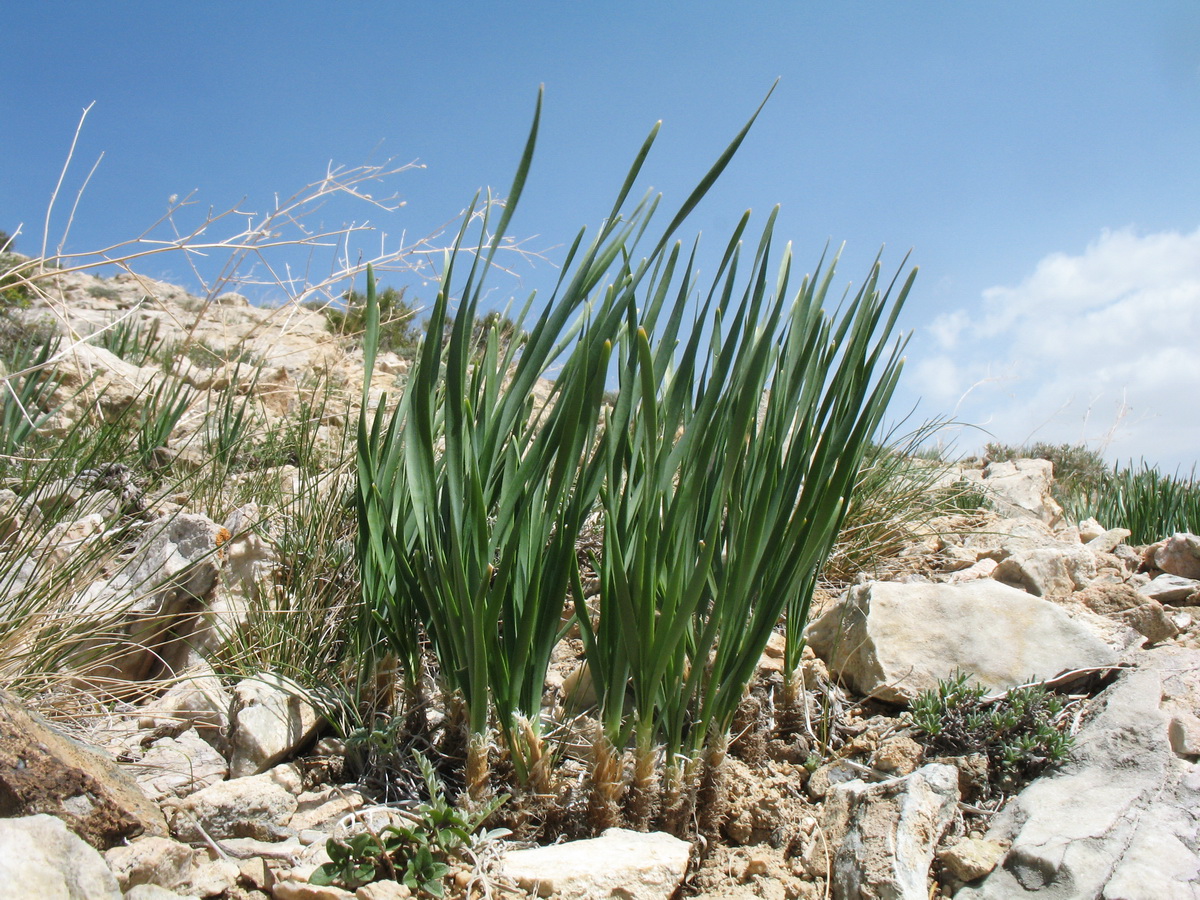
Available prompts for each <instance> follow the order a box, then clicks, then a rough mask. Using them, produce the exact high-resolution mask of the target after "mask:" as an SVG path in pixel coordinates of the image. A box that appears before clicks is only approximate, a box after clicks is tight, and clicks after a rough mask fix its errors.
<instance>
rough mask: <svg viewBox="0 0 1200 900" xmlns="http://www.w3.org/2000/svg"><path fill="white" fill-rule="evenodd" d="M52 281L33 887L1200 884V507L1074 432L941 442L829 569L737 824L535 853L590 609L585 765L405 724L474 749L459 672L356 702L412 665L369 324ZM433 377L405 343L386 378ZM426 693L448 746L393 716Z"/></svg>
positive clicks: (573, 892) (787, 893)
mask: <svg viewBox="0 0 1200 900" xmlns="http://www.w3.org/2000/svg"><path fill="white" fill-rule="evenodd" d="M47 285H48V286H47V290H46V295H45V296H42V297H36V298H31V302H30V303H29V305H28V306H27V307H24V308H13V309H9V310H7V313H6V324H5V340H6V341H7V342H8V344H9V347H10V350H9V357H8V358H9V359H10V360H12V359H20V358H26V359H28V358H30V357H29V356H28V355H27V356H26V357H20V356H18V355H16V353H15V351H13V350H12V348H13V347H18V346H22V345H23V344H22V342H25V343H24V346H26V347H28V346H32V345H33V344H38V342H42V343H40V344H39V346H43V347H47V348H49V351H48V352H47V354H46V356H45V357H44V358H43V359H42V360H41V362H40V363H39V364H38V367H37V369H36V371H37V372H40V373H43V374H42V375H41V376H38V377H37V378H34V379H31V378H30V377H29V375H28V373H27V372H26V370H27V368H28V367H15V368H10V374H9V377H8V385H9V388H10V393H11V395H12V396H15V397H18V398H21V399H24V400H25V401H26V402H25V403H24V404H22V405H21V406H20V407H19V408H18V407H15V406H12V405H9V406H7V407H5V409H6V413H5V415H6V416H7V417H10V418H8V419H6V421H8V422H9V425H8V427H9V430H8V431H7V432H6V435H11V436H12V438H11V440H9V441H8V444H7V449H6V450H5V465H6V466H7V468H6V469H5V488H4V490H3V492H2V494H0V504H2V509H3V514H2V516H0V523H2V529H0V530H2V532H3V535H4V542H3V544H2V545H0V572H2V573H3V574H2V576H0V671H3V673H4V676H5V685H6V690H4V691H3V692H0V762H2V765H0V816H3V818H2V819H0V885H6V886H8V887H3V888H0V893H3V892H4V891H9V893H7V894H5V896H27V897H44V898H57V897H64V898H65V897H72V898H121V897H125V898H129V900H135V898H137V900H154V898H171V897H213V898H230V900H242V898H245V900H249V898H256V900H261V898H267V897H271V898H277V900H289V898H338V897H352V896H356V897H359V898H362V900H382V898H393V897H407V896H414V895H416V896H424V895H431V896H441V895H442V892H443V891H444V892H445V893H446V894H447V895H450V896H454V897H463V898H475V897H497V896H511V897H521V896H543V897H546V896H555V897H571V898H593V897H595V898H601V897H624V898H668V897H671V896H677V895H680V894H683V895H699V896H704V897H712V898H717V897H720V898H741V897H746V898H749V897H766V898H814V900H815V898H819V897H827V896H832V897H834V898H846V900H851V898H858V897H893V898H912V900H918V898H919V900H927V898H930V897H937V896H941V897H949V896H955V897H961V898H983V897H988V898H1009V897H1025V896H1029V897H1033V896H1036V897H1038V898H1102V897H1103V898H1112V900H1116V898H1129V900H1133V898H1146V900H1150V898H1163V897H1192V896H1197V895H1198V894H1200V834H1198V831H1197V824H1196V820H1195V810H1196V809H1197V808H1200V767H1198V765H1197V760H1198V759H1200V717H1198V716H1200V538H1198V537H1196V536H1194V535H1189V534H1179V535H1163V536H1162V537H1163V540H1161V541H1159V542H1158V543H1156V544H1153V545H1150V546H1130V545H1128V544H1127V543H1126V542H1125V541H1126V539H1127V538H1128V537H1129V535H1128V532H1125V531H1122V530H1121V529H1106V528H1105V527H1104V523H1097V522H1095V521H1086V522H1071V521H1066V520H1064V518H1063V513H1062V510H1061V508H1060V507H1059V506H1058V504H1057V503H1056V502H1055V501H1054V499H1053V497H1052V496H1051V489H1052V486H1053V473H1052V471H1051V467H1050V465H1049V464H1048V463H1046V462H1045V461H1041V460H1016V461H1012V462H1004V463H992V464H990V465H986V466H984V465H982V464H981V465H971V464H961V465H957V466H953V467H951V466H943V467H941V468H939V469H938V471H937V473H936V474H937V478H936V479H931V480H930V483H929V486H928V490H929V491H930V492H932V493H934V494H936V493H937V492H939V491H941V492H943V494H944V492H945V491H946V490H947V488H951V489H952V496H953V497H955V498H957V499H956V500H955V501H954V503H953V504H951V506H954V505H957V507H958V509H956V510H951V509H947V508H939V509H937V510H936V512H938V513H940V514H938V515H932V516H930V517H927V518H926V519H925V520H924V521H920V522H917V523H915V524H911V525H907V526H905V527H906V531H905V534H904V536H903V539H902V540H900V541H898V542H897V543H896V545H895V549H894V550H890V551H889V552H888V554H887V555H886V557H884V556H881V557H879V558H876V559H874V560H872V564H871V566H870V567H869V572H864V573H862V574H860V575H859V576H858V577H857V579H856V580H855V583H853V584H835V583H828V584H826V585H825V586H824V588H823V589H822V590H820V591H818V593H817V601H816V604H817V606H818V607H819V609H816V610H815V611H814V615H813V618H812V621H811V623H810V625H809V628H808V632H807V636H808V647H807V649H806V651H805V656H804V660H803V663H802V666H801V669H800V671H799V672H798V673H796V674H795V675H791V674H790V673H784V672H783V661H782V652H783V650H782V648H783V641H782V636H781V635H777V636H776V638H778V639H777V640H776V639H773V640H772V642H771V644H770V645H769V647H768V650H767V653H766V654H765V655H764V656H763V657H762V659H761V660H760V662H759V666H758V673H757V676H756V679H755V681H754V683H753V685H752V687H751V690H750V692H749V694H748V695H747V697H746V698H745V700H744V703H743V707H742V708H741V710H739V717H738V720H737V723H736V726H735V736H734V740H733V742H732V744H731V746H730V752H729V757H728V758H727V760H725V762H724V763H723V764H722V765H723V766H724V767H725V768H724V769H723V776H724V779H725V783H726V785H727V786H728V788H727V790H726V791H725V792H724V793H723V794H721V795H719V796H715V795H714V796H713V797H711V798H709V799H710V801H711V802H712V803H713V804H721V813H722V814H721V816H720V817H718V818H717V819H716V821H717V823H718V824H717V827H716V830H715V831H712V832H710V833H709V834H707V835H706V836H705V838H704V839H698V840H696V841H687V840H681V839H679V838H678V837H674V836H672V835H668V834H665V833H657V832H649V833H643V832H639V831H636V830H632V829H626V828H620V827H617V828H612V829H609V830H608V831H606V832H605V833H604V834H603V835H601V836H599V837H594V838H590V839H586V840H567V841H564V842H561V843H556V844H551V845H549V846H538V843H537V838H538V837H539V836H542V837H545V836H546V835H548V834H550V832H551V826H552V825H554V823H557V825H555V827H557V829H558V831H557V833H558V834H559V835H564V836H571V835H573V834H574V833H577V832H579V831H581V830H585V828H584V822H585V820H587V819H588V818H589V817H590V816H591V815H592V813H593V811H592V810H590V809H589V807H588V804H589V802H590V801H589V799H588V793H587V790H586V785H585V780H586V774H585V773H586V771H587V770H586V768H585V767H584V766H583V764H582V763H581V762H580V760H581V759H582V758H584V757H585V756H586V755H587V753H588V750H587V748H586V746H585V745H586V735H587V733H588V732H587V724H586V719H587V716H588V713H589V709H590V707H591V704H593V703H594V692H591V691H590V688H589V683H588V682H589V676H588V672H587V670H586V668H585V667H583V666H581V663H580V660H581V658H582V644H581V642H580V640H579V636H578V632H577V630H576V631H575V632H572V631H571V630H570V629H565V630H564V637H563V639H562V641H560V643H559V645H558V647H557V648H556V650H555V656H554V666H553V668H552V671H551V674H550V677H549V678H548V680H547V684H546V692H545V698H544V705H543V718H544V720H545V722H546V723H548V724H547V728H548V729H553V731H554V733H555V734H558V735H561V744H560V747H559V750H558V752H559V753H560V759H559V761H558V770H557V771H556V776H555V777H556V781H555V782H554V783H555V785H556V787H555V791H556V792H557V793H555V794H554V795H553V796H550V797H542V798H537V797H528V796H527V797H516V798H513V799H512V800H511V801H510V803H509V805H508V807H505V806H500V807H499V809H498V810H497V812H496V813H495V814H494V815H493V816H492V817H491V818H489V819H487V821H486V822H485V821H484V817H485V815H486V814H487V812H488V811H487V810H486V809H485V810H480V809H478V808H472V807H471V804H470V803H464V804H463V805H462V806H461V807H457V808H456V807H454V806H453V805H451V804H450V802H449V801H448V800H447V799H446V797H444V796H443V794H442V791H443V786H442V781H444V782H446V786H445V788H444V789H445V790H446V792H447V793H449V794H451V795H453V794H455V793H456V787H457V786H456V785H455V784H454V783H453V780H454V775H453V773H452V772H451V771H450V768H451V767H449V766H443V767H442V769H441V771H440V772H434V771H433V770H432V769H424V768H422V767H421V766H419V765H417V764H415V763H414V761H413V758H412V757H411V755H410V754H409V753H408V750H410V749H417V750H419V751H421V753H422V754H423V755H422V759H424V758H425V757H426V756H430V757H432V758H435V759H438V758H439V757H438V752H439V751H440V752H443V753H447V752H448V750H447V747H448V745H449V738H448V737H447V735H449V734H450V731H451V729H450V727H449V725H447V724H444V723H446V722H448V720H449V719H450V718H451V710H450V709H449V704H448V703H446V702H444V701H443V700H441V699H440V698H438V697H437V696H436V695H435V696H432V697H430V698H427V699H428V701H429V704H430V705H429V708H422V709H417V710H403V711H400V710H397V719H396V720H395V722H396V724H395V725H394V726H389V727H390V728H391V730H388V728H387V727H382V726H380V725H379V724H378V723H377V722H376V723H369V722H363V721H354V720H352V718H348V717H347V712H346V711H347V709H348V708H353V704H348V703H347V697H350V696H353V697H354V698H355V699H356V700H358V701H362V700H364V698H366V699H367V700H370V701H371V702H372V703H373V704H374V705H375V706H377V707H379V708H389V707H388V703H389V696H390V695H389V692H390V691H391V690H393V689H394V685H391V684H389V683H388V680H387V678H386V677H375V675H374V673H373V674H372V677H371V678H370V679H365V678H361V679H359V680H358V681H354V680H353V678H352V673H354V672H355V671H356V670H358V669H362V668H363V667H362V666H357V667H356V662H357V660H356V657H355V654H356V653H360V652H362V651H361V648H356V647H355V646H354V644H353V635H352V634H350V633H349V631H348V626H347V623H348V622H349V621H351V617H350V615H349V612H348V609H349V607H350V606H351V605H352V604H353V603H354V601H355V599H356V597H357V591H358V590H359V587H358V584H357V581H356V578H357V570H356V567H355V563H354V557H353V551H354V547H353V540H354V523H353V508H352V506H351V505H350V504H349V503H348V502H347V500H346V495H347V492H348V491H349V490H350V489H351V488H352V487H353V484H354V475H353V472H352V469H351V468H350V467H349V466H348V464H347V463H348V462H349V461H352V448H353V429H352V427H351V428H350V433H349V434H347V429H348V426H350V425H351V423H354V422H355V421H356V419H357V408H356V404H357V403H358V398H359V396H360V394H359V390H360V385H361V379H362V354H361V352H360V351H357V350H356V349H355V347H354V342H353V340H352V338H350V339H348V338H347V337H344V336H339V335H334V334H332V333H331V332H330V330H329V328H328V325H327V319H326V317H325V315H324V314H322V313H321V312H320V311H318V310H311V309H306V308H303V307H288V308H282V309H273V310H265V309H258V308H255V307H253V306H251V305H249V304H248V303H247V302H246V301H245V299H244V298H241V297H239V296H237V295H235V294H226V295H223V296H221V297H218V298H216V300H215V301H214V302H212V303H208V304H205V303H203V302H202V301H201V300H199V299H198V298H195V297H193V296H190V295H188V294H187V293H186V292H184V291H182V290H180V289H178V288H175V287H172V286H170V285H165V284H162V283H159V282H154V281H150V280H147V279H143V278H139V277H135V276H131V275H125V276H119V277H117V278H114V279H110V280H105V279H97V278H93V277H91V276H89V275H85V274H72V275H64V276H60V277H59V278H57V280H52V281H50V282H48V283H47ZM51 331H53V332H55V333H58V334H61V336H62V339H61V342H60V343H57V344H53V343H46V342H45V336H46V335H47V334H48V333H50V332H51ZM31 342H32V343H31ZM106 346H107V348H108V349H106ZM406 370H407V366H406V363H405V362H404V360H402V359H400V358H399V357H396V356H394V355H385V356H384V357H383V358H382V359H381V360H379V362H378V364H377V366H376V370H375V373H374V375H373V382H372V384H373V386H374V391H375V395H376V396H378V395H379V394H380V393H382V392H383V391H385V390H390V391H394V390H395V389H396V388H397V387H398V386H399V385H401V384H402V383H403V377H404V374H405V372H406ZM31 384H32V387H29V385H31ZM168 412H169V414H168ZM21 421H24V422H26V423H28V424H30V425H32V426H34V427H33V428H32V430H31V429H29V428H26V429H24V430H22V429H21V428H20V427H19V423H20V422H21ZM18 438H19V439H18ZM939 496H942V495H941V494H939ZM963 498H967V499H966V500H964V499H963ZM930 508H931V509H932V508H933V507H932V506H931V507H930ZM581 599H584V600H586V598H581ZM381 671H383V672H384V674H385V675H386V666H384V667H381ZM360 674H361V673H360ZM785 674H786V675H788V676H789V677H785ZM790 678H798V679H799V687H800V691H801V700H800V702H799V705H798V706H795V707H787V706H785V704H784V703H783V702H782V700H781V698H782V697H783V695H784V693H785V688H786V687H787V685H788V683H789V679H790ZM368 681H369V683H368ZM402 712H403V713H404V714H406V715H410V716H411V715H416V714H419V715H420V716H421V717H423V718H424V719H425V725H426V727H427V728H430V729H432V730H431V731H430V733H438V731H437V729H438V728H439V727H441V730H442V732H444V734H443V738H445V739H446V741H447V743H445V744H442V745H440V746H439V747H431V746H429V745H428V744H426V745H421V746H415V745H414V746H413V747H407V746H402V745H401V744H398V741H399V740H400V737H399V736H400V735H401V734H402V732H403V728H402V727H401V723H400V721H399V720H400V718H401V716H400V713H402ZM438 723H443V724H442V725H441V726H439V724H438ZM404 727H405V728H406V727H407V724H405V725H404ZM401 743H402V742H401ZM614 765H615V766H616V767H617V769H618V770H620V769H622V768H623V767H625V766H632V761H631V760H630V759H621V758H618V759H616V760H615V762H614ZM538 802H540V803H541V805H540V806H538V805H537V804H538ZM522 804H523V805H522ZM506 809H509V810H516V811H515V812H506ZM709 812H711V810H709ZM704 815H705V810H704V809H701V810H699V811H698V813H697V818H702V817H703V816H704ZM493 826H503V830H499V831H492V832H488V831H486V830H485V829H486V828H489V827H493ZM477 828H478V829H479V830H478V831H477ZM456 829H457V830H456ZM388 842H390V843H388ZM17 885H19V886H20V888H19V889H17V890H18V891H19V893H11V891H12V890H13V888H12V886H17Z"/></svg>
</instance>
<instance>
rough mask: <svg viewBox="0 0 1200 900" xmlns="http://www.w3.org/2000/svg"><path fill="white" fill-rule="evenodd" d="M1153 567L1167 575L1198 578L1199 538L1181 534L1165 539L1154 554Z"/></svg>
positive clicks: (1199, 569)
mask: <svg viewBox="0 0 1200 900" xmlns="http://www.w3.org/2000/svg"><path fill="white" fill-rule="evenodd" d="M1154 565H1155V566H1157V567H1158V568H1160V569H1162V570H1163V571H1164V572H1166V573H1167V574H1168V575H1178V576H1180V577H1181V578H1200V537H1197V536H1196V535H1194V534H1189V533H1187V532H1181V533H1179V534H1174V535H1172V536H1171V537H1169V538H1167V540H1166V541H1165V542H1164V543H1163V545H1162V546H1161V547H1159V548H1158V549H1157V550H1156V551H1155V552H1154Z"/></svg>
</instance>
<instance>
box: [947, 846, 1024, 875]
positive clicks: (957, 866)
mask: <svg viewBox="0 0 1200 900" xmlns="http://www.w3.org/2000/svg"><path fill="white" fill-rule="evenodd" d="M1007 852H1008V847H1007V846H1006V845H1004V844H1002V843H1000V842H999V841H987V840H984V839H982V838H966V839H964V840H961V841H958V842H957V843H955V844H953V845H952V846H950V847H947V848H946V849H945V850H941V851H939V852H938V855H937V858H938V862H940V863H941V864H942V868H943V869H945V870H946V871H947V872H948V873H949V874H950V875H952V876H953V877H954V878H957V879H958V880H959V881H976V880H978V879H980V878H982V877H983V876H985V875H987V874H988V873H990V872H991V871H992V870H993V869H995V868H996V864H997V863H999V862H1000V860H1001V859H1003V858H1004V854H1005V853H1007Z"/></svg>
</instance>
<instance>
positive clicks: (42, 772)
mask: <svg viewBox="0 0 1200 900" xmlns="http://www.w3.org/2000/svg"><path fill="white" fill-rule="evenodd" d="M39 813H45V814H47V815H52V816H56V817H58V818H59V819H62V820H63V821H64V822H66V823H67V825H68V827H70V829H71V830H72V831H73V832H75V833H76V834H77V835H79V836H80V837H81V838H83V839H84V840H85V841H87V842H88V843H89V844H91V845H92V846H93V847H96V848H97V849H99V850H106V849H108V848H109V847H112V846H114V845H115V844H118V843H121V842H122V841H124V840H125V839H126V838H131V837H137V836H138V835H142V834H146V835H155V836H159V837H165V836H166V834H167V822H166V819H165V818H163V814H162V812H161V811H160V810H159V808H158V807H157V806H155V805H154V804H153V803H151V802H150V800H149V799H147V797H146V795H145V794H144V793H142V791H141V789H140V788H138V786H137V784H136V783H135V782H134V781H133V779H132V778H130V777H129V776H128V775H127V774H126V773H125V772H123V771H122V770H121V767H120V766H119V765H117V763H116V762H115V761H113V760H111V759H109V758H108V757H106V756H104V755H103V754H101V753H100V752H99V751H97V750H93V749H91V748H90V747H85V746H84V745H83V744H80V743H78V742H76V741H73V740H71V739H70V738H68V737H66V736H65V735H63V734H61V733H59V732H58V731H57V730H55V729H54V728H53V727H52V726H51V725H50V724H49V723H47V722H46V721H45V720H44V719H43V718H42V717H41V716H39V715H37V714H35V713H32V712H30V711H29V710H27V709H26V708H25V707H24V706H23V705H22V704H21V702H20V701H19V700H18V699H17V698H16V697H14V696H12V695H11V694H8V693H5V692H4V691H0V817H10V816H32V815H37V814H39Z"/></svg>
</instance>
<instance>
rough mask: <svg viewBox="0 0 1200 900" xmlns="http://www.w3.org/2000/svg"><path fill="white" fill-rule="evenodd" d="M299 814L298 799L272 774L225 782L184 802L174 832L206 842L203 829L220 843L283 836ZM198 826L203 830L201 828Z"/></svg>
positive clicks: (179, 809) (195, 794) (207, 788)
mask: <svg viewBox="0 0 1200 900" xmlns="http://www.w3.org/2000/svg"><path fill="white" fill-rule="evenodd" d="M295 812H296V798H295V797H294V796H293V795H292V793H291V792H290V791H288V790H286V789H284V788H282V787H280V786H279V784H278V783H276V781H275V780H274V779H273V778H272V777H271V775H270V773H266V774H263V775H252V776H249V777H246V778H235V779H232V780H230V781H222V782H220V783H219V784H214V785H212V786H211V787H206V788H204V789H203V790H201V791H197V792H196V793H194V794H192V795H191V796H190V797H188V798H186V799H185V800H183V801H181V802H180V803H179V805H178V807H177V808H176V810H175V813H174V815H173V816H172V817H171V829H172V831H173V832H174V833H175V834H176V835H177V836H178V837H179V839H180V840H184V841H200V840H203V839H204V834H203V833H202V832H201V828H202V829H203V831H204V832H206V833H207V834H208V836H209V837H211V838H214V839H216V840H221V839H223V838H234V837H252V838H258V839H260V840H262V839H264V837H265V838H270V837H274V836H276V834H279V835H280V836H281V837H282V836H284V835H283V834H282V830H283V829H284V827H285V826H286V825H287V823H288V821H289V820H290V819H291V817H292V815H293V813H295ZM197 824H198V825H199V827H197Z"/></svg>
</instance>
